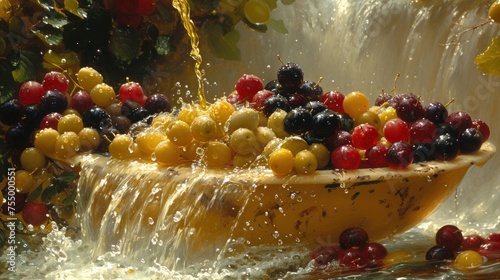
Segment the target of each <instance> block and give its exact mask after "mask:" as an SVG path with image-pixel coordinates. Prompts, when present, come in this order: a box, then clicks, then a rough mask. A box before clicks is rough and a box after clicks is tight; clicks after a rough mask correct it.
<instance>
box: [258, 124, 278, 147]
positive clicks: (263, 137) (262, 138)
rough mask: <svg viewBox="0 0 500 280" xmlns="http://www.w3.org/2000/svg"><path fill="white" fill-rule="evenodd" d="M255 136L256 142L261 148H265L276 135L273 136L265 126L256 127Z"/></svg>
mask: <svg viewBox="0 0 500 280" xmlns="http://www.w3.org/2000/svg"><path fill="white" fill-rule="evenodd" d="M255 136H256V137H257V142H259V144H260V145H261V146H262V147H265V146H266V145H267V143H269V142H270V141H271V140H273V139H275V138H276V134H274V132H273V130H272V129H270V128H269V127H266V126H259V127H257V129H256V130H255Z"/></svg>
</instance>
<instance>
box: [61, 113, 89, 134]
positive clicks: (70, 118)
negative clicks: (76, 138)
mask: <svg viewBox="0 0 500 280" xmlns="http://www.w3.org/2000/svg"><path fill="white" fill-rule="evenodd" d="M82 129H83V121H82V118H81V117H79V116H77V115H75V114H69V115H65V116H62V117H61V118H60V119H59V122H58V123H57V132H59V134H63V133H64V132H66V131H73V132H74V133H78V132H80V130H82Z"/></svg>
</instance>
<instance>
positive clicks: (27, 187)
mask: <svg viewBox="0 0 500 280" xmlns="http://www.w3.org/2000/svg"><path fill="white" fill-rule="evenodd" d="M14 177H15V179H16V189H17V191H18V192H20V193H29V192H30V191H31V188H32V186H33V176H32V175H31V173H30V172H28V171H26V170H22V169H20V170H17V171H16V174H15V175H14Z"/></svg>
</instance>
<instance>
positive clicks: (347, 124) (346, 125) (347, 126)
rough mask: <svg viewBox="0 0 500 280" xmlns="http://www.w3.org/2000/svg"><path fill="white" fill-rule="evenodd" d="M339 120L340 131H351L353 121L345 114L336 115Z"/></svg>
mask: <svg viewBox="0 0 500 280" xmlns="http://www.w3.org/2000/svg"><path fill="white" fill-rule="evenodd" d="M337 115H338V116H339V118H340V130H344V131H348V132H350V131H352V129H353V128H354V120H353V119H352V118H351V116H349V115H348V114H346V113H337Z"/></svg>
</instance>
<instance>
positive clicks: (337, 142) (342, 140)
mask: <svg viewBox="0 0 500 280" xmlns="http://www.w3.org/2000/svg"><path fill="white" fill-rule="evenodd" d="M345 145H352V136H351V133H349V132H347V131H345V130H340V131H339V132H338V133H337V134H334V135H332V136H330V137H328V143H327V146H328V149H329V150H330V151H333V150H335V149H336V148H338V147H340V146H345Z"/></svg>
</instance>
